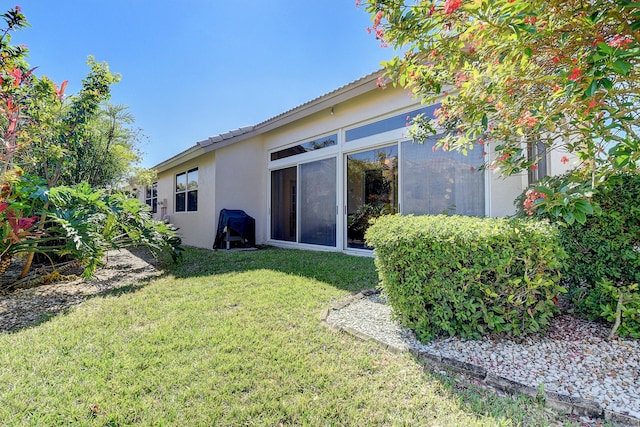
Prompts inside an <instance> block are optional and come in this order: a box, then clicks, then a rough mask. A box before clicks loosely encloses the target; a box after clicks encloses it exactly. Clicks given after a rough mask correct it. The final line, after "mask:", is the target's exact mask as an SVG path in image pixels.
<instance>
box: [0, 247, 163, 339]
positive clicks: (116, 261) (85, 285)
mask: <svg viewBox="0 0 640 427" xmlns="http://www.w3.org/2000/svg"><path fill="white" fill-rule="evenodd" d="M105 261H106V264H105V266H104V267H102V268H100V269H99V270H98V271H97V272H96V274H95V276H94V277H93V278H91V279H89V280H87V279H82V278H77V277H75V278H73V279H71V280H64V281H56V282H53V283H48V284H37V286H29V285H28V284H25V286H26V287H24V288H19V289H14V290H11V291H7V290H4V291H2V290H0V333H3V332H13V331H16V330H19V329H22V328H25V327H29V326H33V325H36V324H38V323H41V322H43V321H45V320H47V319H49V318H50V317H52V316H55V315H56V314H58V313H60V312H62V311H64V310H66V309H68V308H70V307H72V306H74V305H77V304H80V303H81V302H82V301H84V300H85V299H87V298H91V297H95V296H99V295H104V294H108V293H111V292H114V291H118V290H121V291H123V292H124V291H125V290H128V289H132V288H133V289H137V288H138V287H140V286H143V285H144V284H145V283H146V281H147V280H148V279H150V278H152V277H157V276H160V275H161V274H162V271H160V270H159V269H158V268H156V265H157V261H156V260H155V259H154V258H153V257H152V256H151V254H150V253H149V252H148V251H146V250H144V249H132V250H125V249H122V250H119V251H109V252H108V253H107V256H106V259H105ZM22 265H23V261H21V260H18V261H16V262H14V264H13V265H12V266H11V268H10V271H7V272H6V273H5V275H3V277H2V281H3V282H4V283H7V282H9V281H11V280H13V279H15V277H16V275H19V274H20V271H21V269H22ZM79 272H80V271H79V270H74V271H65V272H64V274H65V275H70V274H71V273H76V274H77V273H79Z"/></svg>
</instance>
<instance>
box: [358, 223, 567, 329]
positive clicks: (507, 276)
mask: <svg viewBox="0 0 640 427" xmlns="http://www.w3.org/2000/svg"><path fill="white" fill-rule="evenodd" d="M366 239H367V244H368V245H370V246H372V247H374V248H375V253H376V264H377V267H378V271H379V274H380V279H381V284H382V287H383V289H384V291H385V292H386V294H387V299H388V302H389V304H390V305H391V306H392V307H393V310H394V313H395V316H396V317H397V318H398V319H399V320H400V321H401V322H402V324H403V325H404V326H406V327H408V328H411V329H413V330H414V331H415V332H416V334H417V336H418V338H419V339H420V340H422V341H428V340H430V339H432V338H433V337H434V336H439V335H444V334H449V335H460V336H461V337H464V338H479V337H480V336H481V335H483V334H485V333H487V332H490V331H492V332H506V333H509V334H512V335H520V334H522V333H525V332H536V331H539V330H541V329H544V328H545V327H546V326H548V325H549V322H550V320H551V319H552V317H553V315H554V313H555V311H556V305H555V303H556V302H557V296H558V294H559V293H560V292H565V290H564V289H563V288H562V287H561V286H560V285H559V281H560V274H559V268H560V267H561V262H562V259H563V258H564V256H565V255H564V251H563V249H562V247H561V245H560V243H559V241H558V238H557V234H556V229H555V228H554V227H552V226H550V225H549V224H547V223H545V222H541V221H535V220H523V219H497V218H475V217H464V216H457V215H456V216H445V215H438V216H411V215H409V216H399V215H389V216H383V217H380V218H378V219H377V220H375V222H374V223H373V224H372V225H371V227H369V229H368V230H367V233H366Z"/></svg>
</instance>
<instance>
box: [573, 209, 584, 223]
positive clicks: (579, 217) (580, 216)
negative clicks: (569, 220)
mask: <svg viewBox="0 0 640 427" xmlns="http://www.w3.org/2000/svg"><path fill="white" fill-rule="evenodd" d="M573 216H574V217H575V218H576V221H578V223H579V224H584V223H585V222H587V216H586V215H585V213H584V212H581V211H579V210H575V211H573Z"/></svg>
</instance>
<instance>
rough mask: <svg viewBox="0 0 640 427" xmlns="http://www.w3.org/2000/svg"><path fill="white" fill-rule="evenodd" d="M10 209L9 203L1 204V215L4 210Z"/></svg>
mask: <svg viewBox="0 0 640 427" xmlns="http://www.w3.org/2000/svg"><path fill="white" fill-rule="evenodd" d="M8 207H9V203H7V202H1V203H0V213H2V212H4V210H5V209H7V208H8Z"/></svg>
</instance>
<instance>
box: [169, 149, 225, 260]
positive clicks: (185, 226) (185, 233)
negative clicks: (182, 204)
mask: <svg viewBox="0 0 640 427" xmlns="http://www.w3.org/2000/svg"><path fill="white" fill-rule="evenodd" d="M215 158H216V156H215V153H206V154H202V155H201V156H199V157H198V158H196V159H193V160H189V161H188V162H185V163H183V164H180V165H179V166H176V167H173V168H171V169H168V170H166V171H164V172H161V173H159V174H158V201H161V200H163V199H166V201H167V206H166V210H165V211H164V212H166V213H165V215H168V216H169V221H170V222H171V223H172V224H173V225H175V226H176V227H178V232H179V233H180V236H181V237H182V240H183V242H184V243H185V244H186V245H189V246H196V247H201V248H211V247H212V245H213V239H214V237H215V236H214V226H213V223H214V222H215V221H217V214H214V213H215V194H216V187H217V186H216V185H215V182H216V181H215V173H216V164H215ZM196 167H197V168H198V211H197V212H176V211H175V190H174V186H175V176H176V174H178V173H181V172H186V171H187V170H190V169H192V168H196ZM164 212H163V208H161V207H160V206H158V213H157V214H156V216H157V217H158V219H161V217H162V214H163V213H164ZM214 216H215V219H214Z"/></svg>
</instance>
